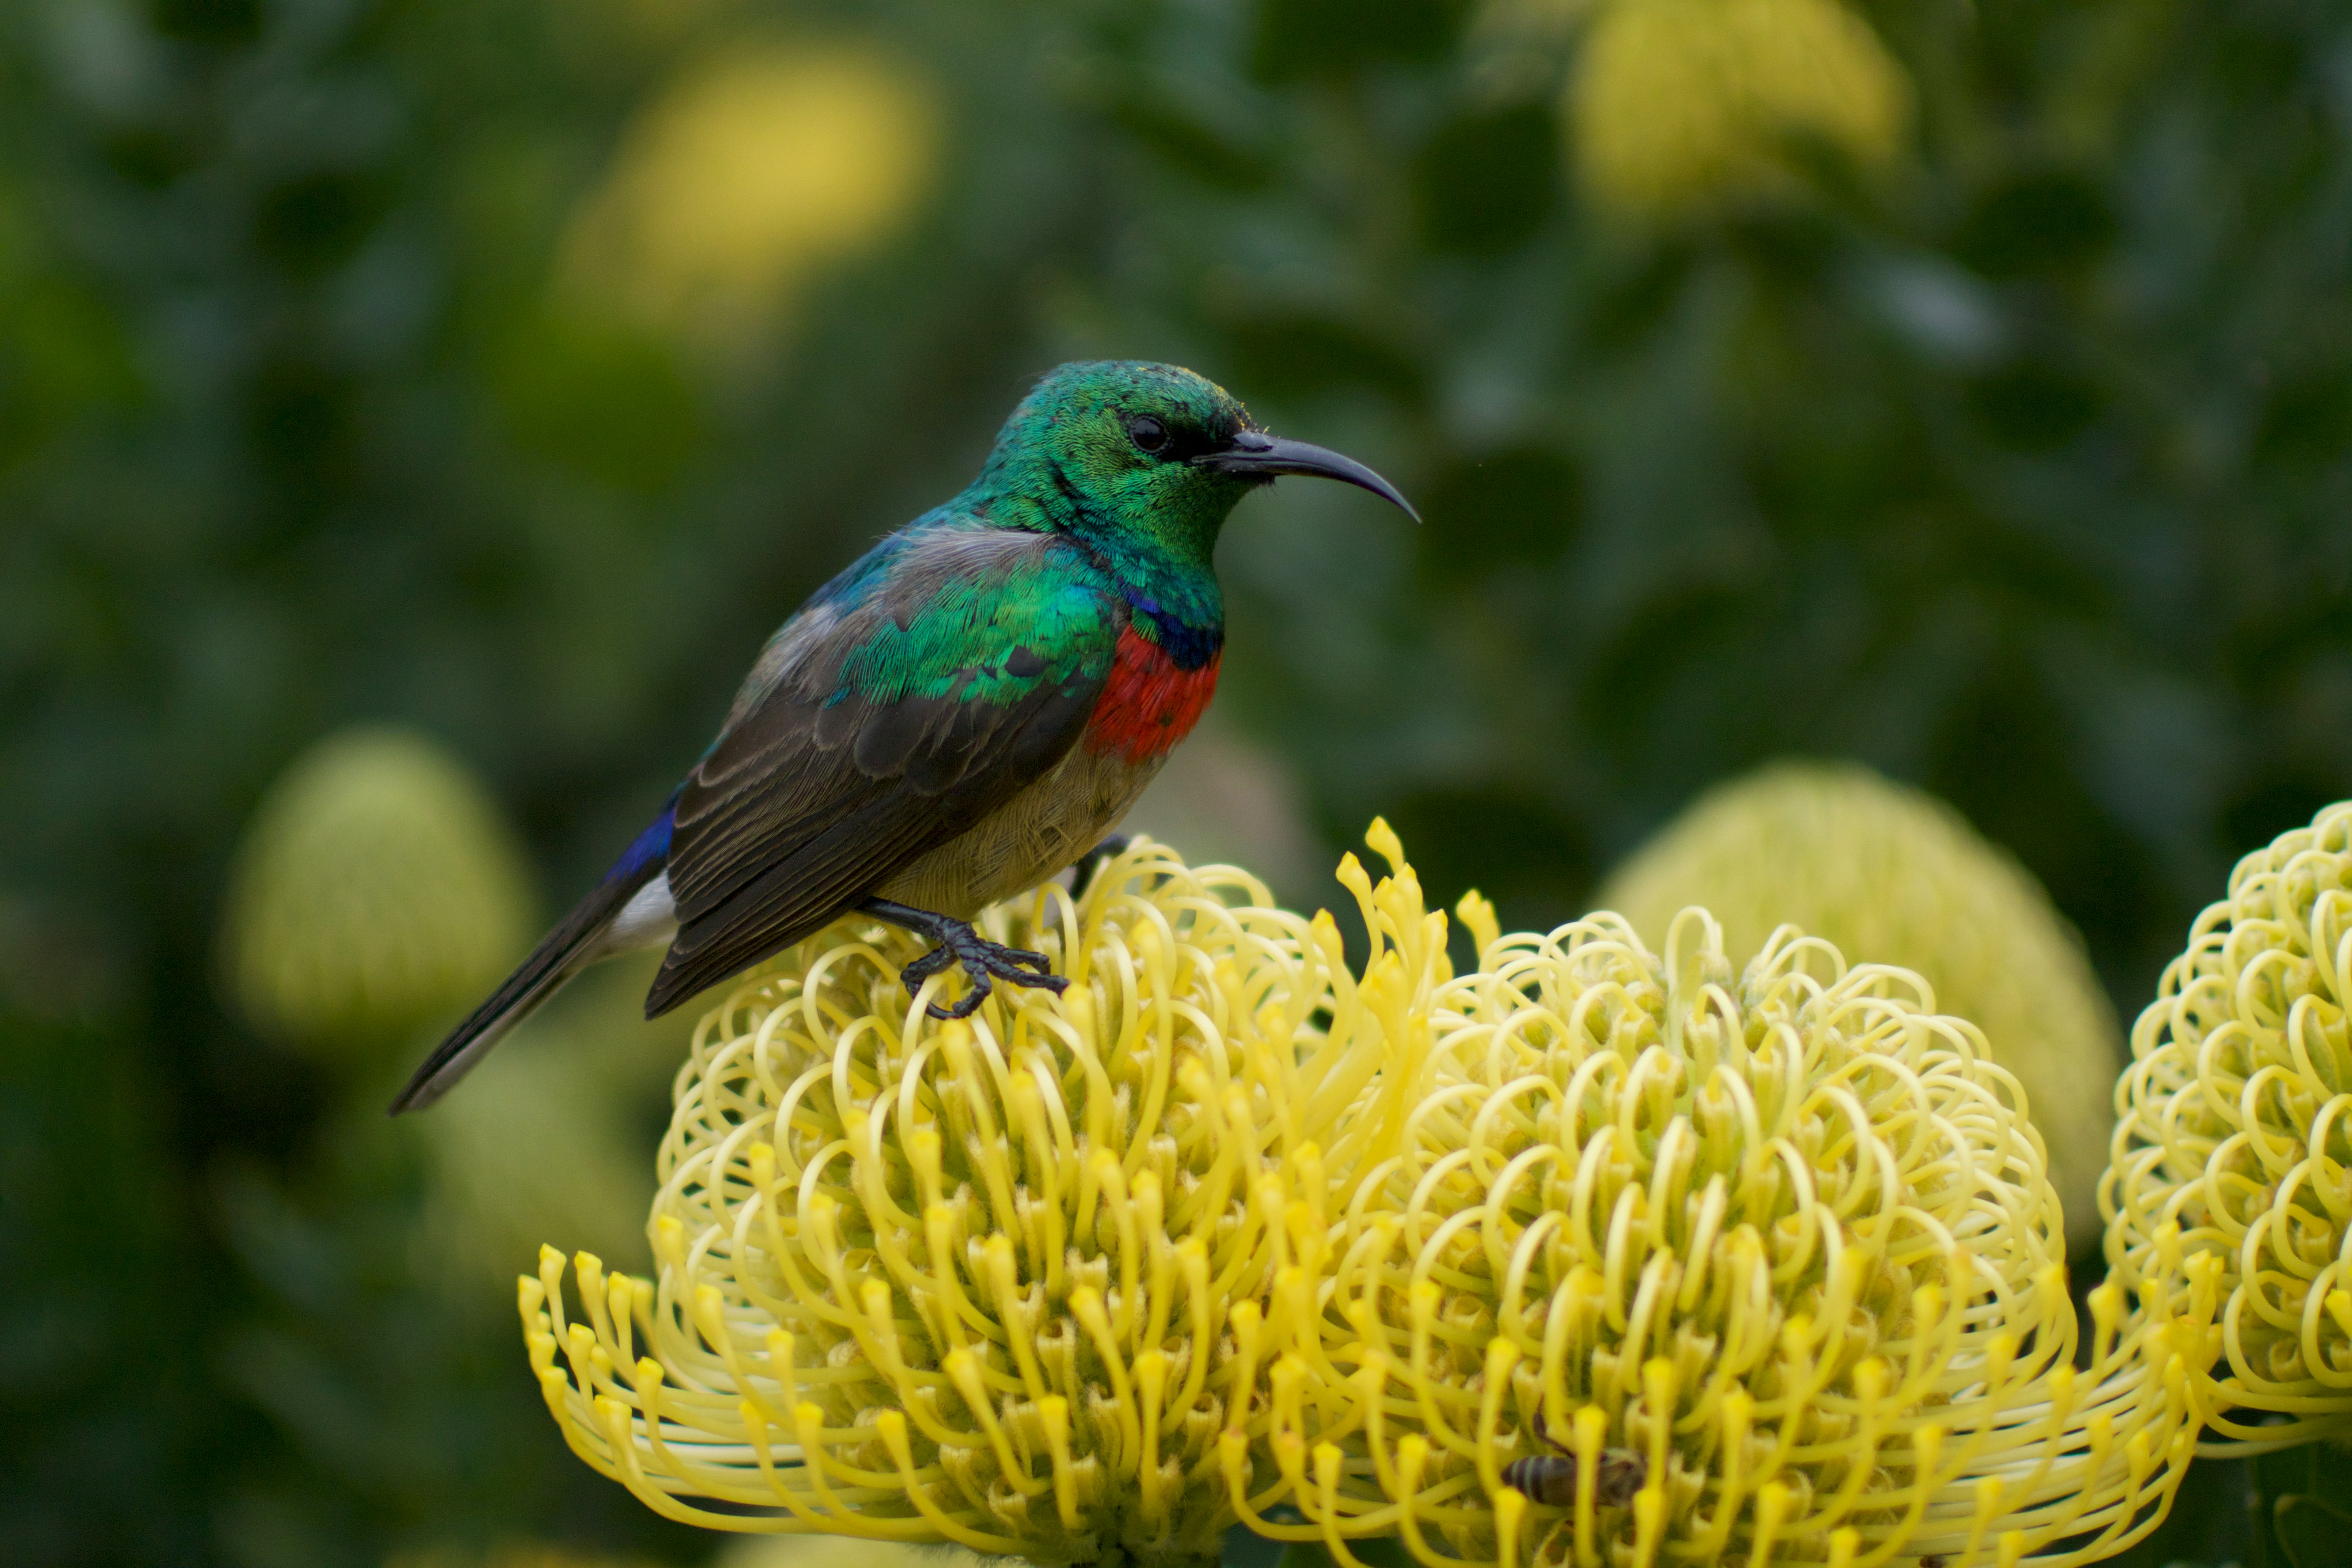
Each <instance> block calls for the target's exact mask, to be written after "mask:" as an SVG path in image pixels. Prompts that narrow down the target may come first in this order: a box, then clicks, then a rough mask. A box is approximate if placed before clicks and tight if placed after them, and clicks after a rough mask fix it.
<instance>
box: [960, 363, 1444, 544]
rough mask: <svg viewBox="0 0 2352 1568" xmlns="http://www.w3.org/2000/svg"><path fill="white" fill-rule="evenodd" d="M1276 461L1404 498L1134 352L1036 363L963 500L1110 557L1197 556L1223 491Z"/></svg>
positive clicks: (1221, 394)
mask: <svg viewBox="0 0 2352 1568" xmlns="http://www.w3.org/2000/svg"><path fill="white" fill-rule="evenodd" d="M1279 474H1308V475H1314V476H1317V477H1319V478H1322V479H1340V480H1344V481H1345V482H1347V483H1349V484H1354V485H1360V486H1362V487H1363V488H1364V489H1368V490H1370V491H1371V492H1372V493H1373V494H1375V495H1378V496H1381V497H1383V498H1385V499H1386V500H1391V501H1393V502H1395V503H1396V504H1397V505H1398V506H1401V507H1403V508H1404V510H1406V511H1407V512H1411V511H1412V507H1411V506H1409V505H1407V504H1406V501H1405V499H1404V498H1403V497H1402V495H1399V494H1398V493H1397V491H1396V489H1395V487H1394V486H1392V485H1391V484H1390V483H1389V482H1388V481H1387V480H1386V479H1381V477H1380V476H1379V475H1378V474H1376V473H1374V472H1372V470H1371V469H1370V468H1365V467H1364V466H1363V465H1362V464H1361V463H1359V462H1357V461H1355V460H1354V459H1353V458H1343V457H1341V456H1340V455H1339V453H1337V452H1331V451H1327V450H1325V449H1324V448H1323V447H1312V446H1309V445H1307V443H1306V442H1304V441H1286V440H1283V439H1281V438H1280V437H1275V436H1269V435H1267V434H1266V433H1265V431H1264V430H1262V429H1260V428H1259V427H1258V425H1257V423H1256V421H1255V420H1253V419H1252V418H1251V417H1250V416H1249V411H1248V410H1247V409H1245V408H1244V407H1243V406H1242V405H1241V402H1240V400H1239V399H1238V398H1236V397H1234V395H1233V394H1231V393H1229V392H1227V391H1226V390H1225V389H1224V388H1223V387H1222V386H1219V385H1218V384H1216V383H1214V382H1213V381H1210V380H1209V379H1207V378H1206V377H1204V376H1200V375H1195V374H1193V373H1192V372H1191V371H1189V370H1185V369H1183V368H1182V367H1181V366H1179V365H1172V364H1150V363H1145V362H1142V361H1139V360H1092V361H1086V362H1082V363H1076V364H1066V365H1063V366H1062V367H1061V368H1060V369H1058V370H1055V371H1053V372H1050V373H1049V374H1046V375H1045V377H1044V378H1043V379H1042V380H1040V381H1039V382H1038V383H1037V385H1036V387H1035V388H1034V390H1033V391H1032V392H1031V393H1030V394H1029V395H1028V396H1027V397H1025V398H1024V399H1023V400H1022V402H1021V406H1019V407H1018V408H1015V409H1014V410H1013V416H1012V417H1011V418H1010V419H1008V420H1006V421H1005V423H1004V428H1003V431H1002V432H1001V433H1000V434H999V435H998V436H997V437H996V447H995V450H993V451H992V452H991V453H990V454H989V458H988V466H987V467H986V468H983V469H982V472H981V476H980V479H979V481H978V482H977V483H975V484H974V485H973V486H972V488H971V490H970V491H968V492H966V497H965V500H966V501H967V503H968V504H969V505H971V508H972V509H973V510H977V511H980V512H982V514H984V515H986V516H987V517H988V518H989V519H990V520H991V521H994V522H997V523H999V524H1001V525H1007V526H1012V527H1022V528H1040V529H1053V530H1055V531H1060V532H1066V533H1071V534H1076V535H1077V536H1079V537H1081V538H1083V539H1085V540H1087V542H1089V543H1090V544H1092V545H1094V546H1095V547H1096V548H1097V549H1098V550H1100V551H1102V552H1104V553H1105V554H1107V555H1108V556H1109V557H1110V558H1111V559H1112V561H1114V562H1115V563H1119V564H1120V565H1121V566H1122V569H1124V568H1125V567H1126V566H1127V565H1128V563H1130V562H1133V563H1137V564H1138V565H1139V566H1149V565H1150V564H1152V563H1167V564H1169V565H1183V566H1198V567H1202V568H1205V567H1206V566H1207V565H1208V563H1209V558H1210V555H1211V552H1213V551H1214V549H1215V548H1216V542H1217V533H1218V531H1219V530H1221V529H1222V528H1223V526H1224V521H1225V518H1226V516H1227V515H1228V514H1229V513H1230V512H1232V510H1234V503H1235V502H1236V501H1238V500H1241V499H1242V497H1244V496H1245V495H1247V494H1248V493H1249V492H1250V491H1251V490H1253V489H1256V488H1258V487H1259V486H1261V485H1264V484H1266V483H1268V482H1270V481H1271V480H1272V479H1274V478H1275V477H1276V475H1279Z"/></svg>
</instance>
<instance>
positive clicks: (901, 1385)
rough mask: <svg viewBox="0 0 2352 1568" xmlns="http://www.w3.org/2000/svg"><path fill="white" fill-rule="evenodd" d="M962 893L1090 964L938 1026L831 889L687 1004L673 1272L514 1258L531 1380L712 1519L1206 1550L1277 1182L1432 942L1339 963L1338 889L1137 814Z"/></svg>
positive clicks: (987, 922) (1377, 1036)
mask: <svg viewBox="0 0 2352 1568" xmlns="http://www.w3.org/2000/svg"><path fill="white" fill-rule="evenodd" d="M1391 842H1392V841H1391ZM1352 866H1353V862H1352V859H1351V860H1350V861H1349V867H1351V868H1352ZM1352 879H1353V881H1354V882H1356V883H1357V884H1360V885H1362V884H1363V881H1364V879H1363V877H1362V873H1361V872H1360V870H1359V871H1354V872H1353V876H1352ZM981 924H982V928H983V929H984V930H985V931H987V932H988V934H989V935H991V936H992V937H994V938H996V939H998V940H1000V941H1004V942H1012V943H1014V944H1015V945H1019V946H1024V947H1028V948H1034V949H1039V950H1042V951H1044V952H1047V953H1049V954H1051V955H1053V956H1054V957H1055V961H1056V969H1057V971H1058V972H1060V973H1067V974H1070V975H1071V976H1072V977H1073V978H1074V979H1075V980H1076V984H1073V985H1071V986H1070V987H1069V988H1068V990H1067V991H1066V992H1065V993H1064V994H1062V995H1060V996H1059V997H1056V996H1055V995H1053V994H1050V993H1047V992H1045V991H1042V990H1023V991H1014V990H1013V989H1012V988H1010V987H1004V988H1000V990H999V991H998V992H997V993H996V994H995V995H994V996H993V997H992V999H991V1000H990V1001H989V1002H988V1003H987V1004H986V1005H984V1006H983V1007H982V1009H981V1010H980V1011H979V1012H978V1013H976V1014H974V1015H973V1016H972V1017H971V1019H970V1020H969V1021H968V1022H967V1021H962V1020H955V1021H949V1022H944V1023H942V1022H939V1021H936V1020H933V1019H930V1018H929V1017H927V1016H925V1014H924V1010H923V1009H922V1007H921V1006H920V1005H916V1004H914V1003H913V1002H911V1001H910V999H909V998H908V995H907V993H906V991H905V990H904V989H903V988H902V987H901V985H900V984H899V973H898V972H899V969H900V967H901V965H902V964H903V963H905V962H907V961H908V960H909V959H911V958H913V957H914V956H915V955H916V953H917V952H918V951H919V949H918V946H917V944H915V943H914V942H912V941H911V939H908V938H906V937H904V936H902V935H899V934H898V933H896V932H894V931H889V930H887V929H885V928H882V927H880V926H878V925H875V924H873V923H871V922H867V921H859V920H851V921H845V922H842V923H841V924H838V925H836V926H835V927H833V928H832V929H830V930H828V931H825V932H824V933H823V934H821V935H819V936H818V937H816V938H814V940H812V941H811V942H807V943H804V944H803V945H802V946H801V947H800V948H798V949H796V950H794V951H793V952H789V953H787V954H785V955H783V957H782V959H781V960H780V961H779V963H778V965H777V967H776V968H775V969H774V970H773V971H772V973H768V974H766V975H764V976H761V977H754V978H751V979H749V980H747V981H745V982H743V983H742V984H740V985H739V986H738V988H737V989H736V990H735V992H734V993H733V994H731V995H730V996H729V997H728V999H727V1000H726V1002H725V1003H724V1004H723V1005H721V1006H719V1008H718V1009H717V1010H716V1011H715V1012H713V1013H711V1014H710V1015H709V1016H708V1017H706V1018H705V1019H704V1020H703V1021H702V1024H701V1026H700V1027H699V1029H698V1032H697V1035H696V1039H695V1045H694V1049H693V1055H692V1058H691V1060H690V1061H689V1063H688V1065H687V1067H686V1068H684V1069H683V1070H682V1071H681V1073H680V1075H679V1078H678V1082H677V1094H676V1113H675V1116H674V1119H673V1121H672V1123H671V1128H670V1131H669V1134H668V1137H667V1140H666V1142H664V1144H663V1147H662V1152H661V1156H660V1162H659V1173H660V1175H661V1178H662V1183H663V1185H662V1190H661V1193H660V1195H659V1196H658V1197H657V1198H656V1202H655V1206H654V1213H653V1218H652V1223H651V1227H650V1228H651V1234H652V1238H653V1242H654V1247H655V1253H656V1258H657V1261H658V1277H657V1278H656V1279H627V1278H624V1277H621V1276H618V1275H613V1276H607V1275H606V1274H605V1273H604V1271H603V1268H602V1267H601V1265H600V1264H599V1263H598V1262H597V1260H596V1259H594V1258H589V1257H585V1256H582V1257H580V1258H576V1259H575V1260H574V1272H575V1274H576V1277H577V1282H578V1288H579V1291H580V1295H581V1298H582V1306H583V1314H582V1315H581V1316H579V1317H572V1316H570V1315H568V1314H566V1312H565V1311H564V1310H563V1306H562V1289H561V1286H562V1272H563V1266H564V1260H563V1258H562V1255H561V1254H558V1253H556V1252H554V1251H553V1250H552V1249H549V1250H548V1251H546V1252H545V1253H543V1254H542V1259H541V1274H540V1277H539V1278H538V1279H524V1280H523V1281H522V1282H521V1308H522V1315H523V1321H524V1326H525V1331H526V1335H527V1338H528V1340H529V1343H530V1354H531V1360H532V1363H533V1365H534V1366H535V1367H536V1368H537V1370H538V1373H539V1376H540V1380H541V1387H542V1389H543V1390H544V1392H545V1394H546V1396H547V1401H548V1405H549V1408H550V1409H551V1411H552V1412H553V1413H554V1415H555V1416H556V1419H557V1420H558V1421H559V1422H560V1423H561V1424H562V1427H563V1430H564V1433H565V1436H567V1438H568V1439H569V1440H570V1442H571V1443H572V1447H573V1448H574V1449H575V1450H576V1451H577V1452H578V1453H579V1454H580V1455H581V1457H582V1458H584V1459H586V1460H587V1461H588V1462H589V1463H590V1464H591V1465H593V1466H594V1467H595V1468H597V1469H599V1470H601V1471H603V1472H604V1474H606V1475H608V1476H612V1477H614V1478H615V1479H619V1480H621V1481H623V1482H624V1483H625V1484H626V1485H627V1486H628V1487H629V1488H630V1489H631V1490H633V1491H634V1492H635V1493H636V1494H637V1496H638V1497H640V1498H641V1499H643V1500H645V1501H646V1503H647V1504H648V1505H650V1506H651V1507H653V1508H655V1509H656V1510H659V1511H661V1512H663V1513H665V1514H667V1515H669V1516H670V1517H673V1518H677V1519H683V1520H689V1521H694V1522H696V1523H699V1524H704V1525H709V1526H713V1527H716V1528H720V1529H729V1530H747V1531H784V1532H792V1531H823V1532H829V1533H836V1534H846V1535H862V1536H866V1537H869V1538H874V1539H879V1540H889V1541H900V1542H955V1543H958V1544H961V1545H964V1546H969V1547H971V1548H973V1549H975V1550H978V1551H982V1552H1002V1553H1018V1554H1020V1555H1022V1556H1024V1557H1027V1558H1030V1559H1031V1560H1033V1561H1035V1562H1042V1563H1061V1562H1091V1561H1097V1560H1116V1559H1120V1558H1126V1557H1134V1558H1139V1559H1142V1560H1144V1561H1146V1562H1150V1563H1191V1562H1198V1561H1204V1560H1207V1559H1210V1558H1213V1557H1214V1556H1215V1555H1216V1553H1217V1551H1218V1547H1219V1538H1220V1536H1221V1535H1222V1533H1223V1531H1224V1530H1225V1528H1226V1527H1227V1526H1228V1525H1229V1524H1230V1523H1231V1522H1232V1521H1233V1519H1234V1513H1233V1510H1232V1509H1231V1507H1230V1506H1229V1502H1228V1498H1229V1496H1231V1495H1235V1494H1238V1495H1243V1496H1247V1495H1250V1494H1251V1493H1253V1492H1254V1491H1255V1490H1257V1489H1261V1488H1262V1487H1263V1486H1264V1485H1265V1484H1268V1483H1269V1482H1276V1481H1277V1480H1278V1478H1276V1476H1275V1473H1274V1471H1273V1469H1272V1468H1271V1467H1270V1466H1265V1467H1262V1468H1261V1467H1258V1466H1256V1465H1255V1461H1254V1458H1253V1454H1252V1436H1253V1433H1255V1434H1261V1435H1262V1434H1263V1433H1264V1432H1265V1428H1266V1423H1267V1419H1268V1413H1267V1410H1266V1408H1265V1401H1264V1399H1263V1397H1262V1396H1261V1395H1260V1394H1259V1390H1260V1388H1261V1386H1262V1377H1261V1373H1262V1372H1263V1369H1264V1367H1265V1363H1266V1361H1267V1359H1268V1358H1269V1356H1270V1353H1271V1352H1270V1348H1269V1347H1270V1331H1269V1330H1268V1328H1267V1326H1266V1321H1265V1314H1266V1311H1267V1310H1268V1303H1269V1301H1270V1299H1271V1292H1272V1290H1273V1287H1274V1281H1275V1279H1276V1276H1277V1275H1278V1274H1280V1273H1281V1272H1282V1271H1283V1270H1284V1269H1285V1268H1287V1267H1288V1266H1290V1264H1291V1263H1292V1261H1293V1259H1294V1258H1295V1257H1296V1256H1297V1251H1296V1249H1297V1247H1298V1246H1300V1245H1302V1244H1307V1245H1313V1244H1314V1243H1315V1240H1316V1238H1314V1237H1302V1236H1301V1235H1300V1233H1299V1232H1298V1231H1297V1228H1296V1220H1297V1215H1298V1213H1299V1212H1300V1211H1298V1210H1297V1209H1295V1208H1293V1207H1291V1206H1289V1205H1291V1203H1292V1201H1293V1195H1294V1194H1316V1195H1317V1196H1318V1198H1319V1196H1320V1195H1321V1194H1324V1193H1326V1192H1327V1191H1328V1190H1329V1187H1330V1184H1331V1181H1332V1178H1331V1177H1329V1176H1328V1175H1327V1174H1326V1172H1327V1171H1328V1170H1330V1169H1334V1168H1344V1162H1345V1161H1346V1160H1347V1159H1349V1149H1348V1148H1347V1146H1346V1145H1347V1142H1348V1140H1347V1139H1346V1138H1345V1137H1344V1136H1343V1137H1341V1138H1340V1139H1339V1141H1338V1143H1337V1144H1336V1145H1335V1144H1334V1143H1333V1142H1330V1140H1329V1134H1330V1133H1332V1132H1333V1131H1335V1130H1336V1129H1337V1128H1338V1127H1339V1124H1340V1121H1341V1119H1342V1115H1343V1113H1349V1112H1355V1113H1356V1114H1357V1121H1359V1122H1363V1115H1362V1110H1361V1107H1360V1105H1359V1101H1360V1099H1361V1097H1362V1094H1363V1091H1364V1090H1365V1089H1366V1086H1367V1085H1368V1084H1370V1082H1371V1080H1372V1079H1373V1077H1374V1073H1375V1070H1376V1068H1378V1067H1379V1065H1380V1063H1381V1060H1382V1059H1383V1051H1384V1048H1385V1046H1386V1043H1387V1042H1388V1041H1389V1040H1390V1039H1391V1037H1393V1036H1395V1035H1396V1034H1397V1033H1398V1032H1399V1031H1401V1030H1404V1031H1409V1030H1410V1028H1411V1027H1412V1026H1411V1024H1410V1019H1411V1018H1412V1016H1414V1015H1415V1008H1416V1005H1417V1004H1416V1001H1415V998H1416V997H1417V996H1424V997H1425V995H1426V994H1427V992H1428V990H1429V987H1430V985H1431V984H1433V983H1434V981H1435V980H1437V979H1441V978H1443V974H1444V970H1443V964H1444V956H1443V953H1444V944H1443V942H1442V941H1441V942H1438V943H1437V944H1436V945H1435V946H1434V947H1433V948H1431V947H1428V946H1427V944H1426V942H1423V944H1422V946H1421V947H1420V948H1419V949H1417V952H1419V953H1420V956H1421V957H1422V958H1423V969H1422V970H1421V971H1418V972H1415V973H1408V972H1407V969H1406V965H1405V964H1404V963H1403V962H1402V960H1401V959H1400V958H1399V957H1398V955H1397V954H1396V953H1395V952H1393V951H1386V950H1384V951H1383V952H1380V953H1378V954H1376V955H1375V960H1374V963H1373V964H1372V966H1371V968H1370V971H1369V972H1368V973H1367V975H1366V977H1365V978H1364V979H1363V980H1362V981H1361V982H1359V981H1358V980H1357V979H1356V978H1355V977H1354V976H1353V975H1351V974H1350V973H1349V969H1348V967H1347V965H1346V963H1345V961H1344V953H1343V948H1342V944H1341V941H1340V936H1339V930H1338V927H1337V926H1336V925H1335V924H1334V923H1333V922H1332V921H1331V920H1330V918H1329V917H1328V915H1318V916H1317V917H1315V918H1314V919H1313V920H1311V921H1310V920H1308V919H1306V918H1304V917H1301V916H1298V915H1295V914H1290V913H1287V912H1286V911H1283V910H1276V909H1272V908H1269V907H1267V897H1266V893H1265V889H1264V888H1263V887H1262V886H1260V885H1259V884H1258V883H1257V882H1256V881H1255V879H1252V878H1250V877H1248V876H1247V875H1245V874H1244V873H1242V872H1239V871H1235V870H1233V869H1231V868H1207V869H1202V870H1193V869H1190V868H1186V867H1185V866H1184V865H1183V864H1182V863H1181V861H1179V860H1178V859H1177V858H1175V857H1174V856H1173V855H1171V854H1170V853H1169V852H1168V851H1167V850H1166V849H1164V848H1162V847H1158V846H1154V845H1150V844H1148V843H1140V842H1139V844H1138V845H1137V846H1136V847H1132V848H1130V849H1129V851H1128V852H1127V853H1125V854H1124V855H1123V856H1121V857H1119V858H1118V859H1116V860H1114V861H1112V862H1110V863H1109V864H1108V865H1107V866H1106V867H1105V868H1103V869H1102V870H1101V871H1100V872H1099V873H1098V874H1097V876H1096V877H1095V878H1094V879H1093V880H1092V881H1091V882H1090V883H1089V885H1088V887H1087V890H1086V893H1085V895H1084V897H1083V898H1082V899H1079V900H1076V901H1075V902H1074V901H1073V900H1071V898H1070V897H1069V896H1068V895H1067V894H1066V893H1064V892H1063V891H1062V890H1061V889H1058V888H1047V889H1041V890H1040V891H1039V892H1038V893H1037V894H1036V895H1034V898H1033V899H1031V900H1027V901H1025V902H1024V905H1023V906H1022V907H1020V908H1018V909H1013V908H1004V907H1000V908H998V909H995V910H990V911H987V912H986V913H984V914H983V916H982V921H981ZM1443 924H1444V922H1443V918H1442V917H1437V930H1438V931H1440V932H1441V933H1442V931H1443ZM1422 935H1423V933H1416V940H1417V941H1420V940H1421V938H1422ZM1394 1109H1395V1108H1392V1110H1394ZM1374 1121H1377V1118H1375V1119H1374ZM1363 1124H1365V1125H1370V1124H1371V1123H1370V1122H1363ZM559 1357H561V1358H562V1360H561V1361H559ZM567 1368H568V1375H567ZM1228 1434H1237V1435H1238V1447H1236V1446H1235V1445H1234V1440H1233V1439H1232V1438H1231V1437H1229V1436H1228ZM689 1500H692V1501H689Z"/></svg>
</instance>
